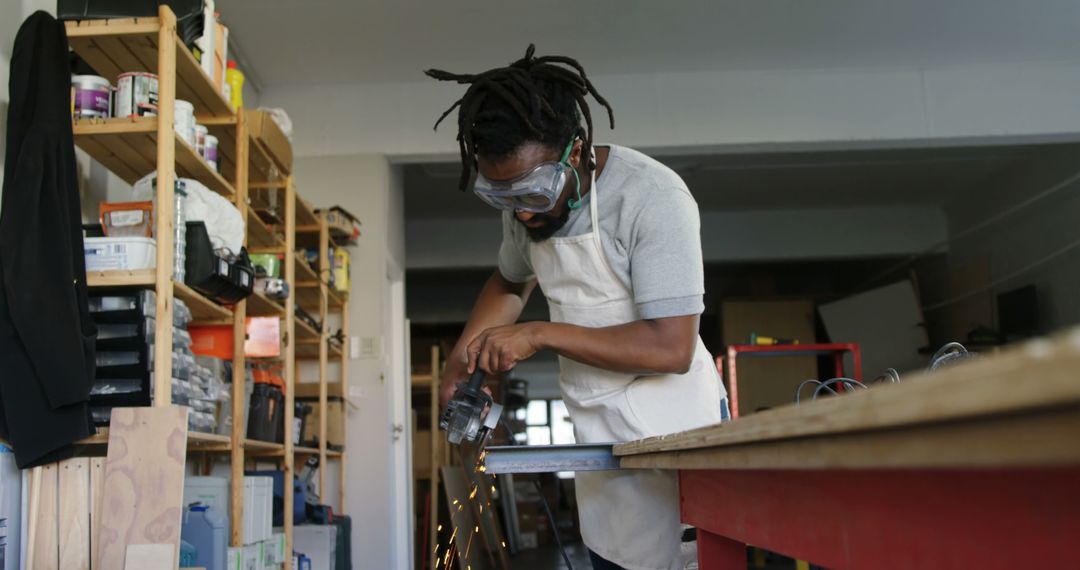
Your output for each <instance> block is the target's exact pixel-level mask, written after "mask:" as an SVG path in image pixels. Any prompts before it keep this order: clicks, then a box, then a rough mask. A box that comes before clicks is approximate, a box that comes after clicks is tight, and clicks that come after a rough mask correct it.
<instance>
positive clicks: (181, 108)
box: [173, 99, 195, 147]
mask: <svg viewBox="0 0 1080 570" xmlns="http://www.w3.org/2000/svg"><path fill="white" fill-rule="evenodd" d="M173 128H174V129H176V134H178V135H180V138H182V139H184V142H186V143H188V146H191V147H194V146H195V105H192V104H191V103H190V102H188V101H184V100H183V99H177V100H176V101H174V103H173Z"/></svg>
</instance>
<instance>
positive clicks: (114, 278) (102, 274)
mask: <svg viewBox="0 0 1080 570" xmlns="http://www.w3.org/2000/svg"><path fill="white" fill-rule="evenodd" d="M154 283H155V278H154V270H153V269H141V270H138V271H95V272H91V273H87V274H86V284H87V286H88V287H90V288H91V289H107V288H127V287H140V288H149V287H153V286H154ZM173 295H174V296H175V297H176V298H178V299H182V300H183V301H184V304H186V305H187V306H188V308H189V309H191V315H192V317H194V320H195V321H200V322H205V321H222V320H231V319H232V316H233V313H232V311H231V310H229V309H228V308H226V307H223V306H221V305H219V304H217V303H215V302H214V301H211V300H210V299H207V298H206V297H204V296H203V295H202V293H199V292H198V291H196V290H194V289H192V288H191V287H188V286H187V285H185V284H183V283H179V282H175V281H174V282H173Z"/></svg>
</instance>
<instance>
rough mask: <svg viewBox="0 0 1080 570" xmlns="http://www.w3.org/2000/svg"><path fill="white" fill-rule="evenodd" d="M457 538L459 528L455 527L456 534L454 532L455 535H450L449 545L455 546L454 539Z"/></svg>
mask: <svg viewBox="0 0 1080 570" xmlns="http://www.w3.org/2000/svg"><path fill="white" fill-rule="evenodd" d="M456 536H457V527H456V526H455V527H454V532H453V533H452V534H451V535H450V542H449V544H453V543H454V537H456Z"/></svg>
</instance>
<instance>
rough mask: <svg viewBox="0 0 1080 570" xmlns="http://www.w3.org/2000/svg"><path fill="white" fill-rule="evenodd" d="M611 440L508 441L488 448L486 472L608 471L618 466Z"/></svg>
mask: <svg viewBox="0 0 1080 570" xmlns="http://www.w3.org/2000/svg"><path fill="white" fill-rule="evenodd" d="M614 446H615V444H614V443H587V444H575V445H509V446H496V447H488V448H487V456H486V459H485V460H484V465H485V466H486V469H487V473H495V474H503V473H554V472H556V471H611V470H613V469H618V468H619V459H618V458H617V457H615V455H614V454H613V453H612V451H611V450H612V447H614Z"/></svg>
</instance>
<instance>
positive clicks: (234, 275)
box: [184, 222, 255, 303]
mask: <svg viewBox="0 0 1080 570" xmlns="http://www.w3.org/2000/svg"><path fill="white" fill-rule="evenodd" d="M185 256H186V260H185V269H186V274H185V277H184V282H185V283H187V284H188V285H190V286H191V288H192V289H195V290H196V291H198V292H200V293H202V294H204V295H206V296H207V297H210V298H211V299H214V300H216V301H218V302H220V303H236V302H238V301H240V300H242V299H244V298H246V297H248V296H250V295H251V293H252V291H253V290H254V288H255V270H254V269H253V268H252V266H251V261H250V260H249V259H248V257H247V253H246V252H243V251H242V252H241V254H240V255H239V256H237V258H236V259H235V260H232V261H230V260H229V259H226V258H224V257H222V256H220V255H218V254H217V253H215V252H214V249H213V246H212V245H211V243H210V236H209V234H207V232H206V224H205V223H203V222H188V223H187V249H186V250H185Z"/></svg>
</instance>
